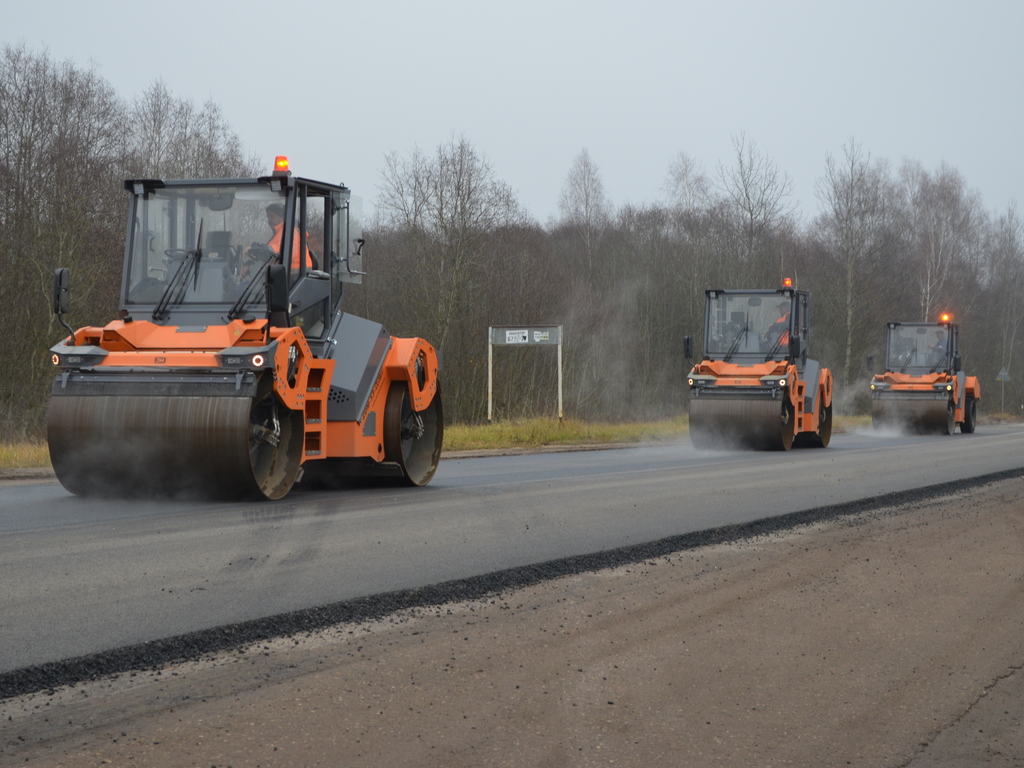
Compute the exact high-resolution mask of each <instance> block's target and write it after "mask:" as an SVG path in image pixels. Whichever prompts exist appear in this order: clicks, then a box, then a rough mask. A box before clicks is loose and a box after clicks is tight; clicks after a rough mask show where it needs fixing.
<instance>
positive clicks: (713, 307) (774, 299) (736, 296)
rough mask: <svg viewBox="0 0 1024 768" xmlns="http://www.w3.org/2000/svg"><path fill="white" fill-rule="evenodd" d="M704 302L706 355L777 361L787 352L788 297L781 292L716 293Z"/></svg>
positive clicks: (789, 300)
mask: <svg viewBox="0 0 1024 768" xmlns="http://www.w3.org/2000/svg"><path fill="white" fill-rule="evenodd" d="M708 304H709V306H708V310H709V314H708V321H707V322H708V328H707V339H706V341H705V351H706V353H707V354H708V355H709V356H712V357H729V358H731V357H732V356H734V355H739V356H743V355H748V356H755V355H756V356H757V357H758V358H760V359H762V360H763V359H765V358H770V359H776V360H781V359H783V358H785V357H786V356H787V355H788V354H789V334H790V327H791V324H790V312H791V309H792V299H790V298H787V297H786V296H783V295H781V294H763V293H762V294H750V293H718V294H717V295H715V296H713V297H711V298H709V300H708Z"/></svg>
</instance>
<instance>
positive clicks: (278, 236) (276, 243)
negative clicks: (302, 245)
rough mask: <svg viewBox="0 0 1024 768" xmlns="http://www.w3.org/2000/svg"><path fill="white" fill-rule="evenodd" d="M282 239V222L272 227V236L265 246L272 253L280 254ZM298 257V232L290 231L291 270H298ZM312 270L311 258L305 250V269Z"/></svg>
mask: <svg viewBox="0 0 1024 768" xmlns="http://www.w3.org/2000/svg"><path fill="white" fill-rule="evenodd" d="M283 239H284V222H283V221H282V222H281V223H280V224H278V225H277V226H276V227H274V236H273V237H272V238H270V242H269V243H267V246H268V247H269V248H270V250H272V251H273V252H274V253H277V254H280V253H281V241H282V240H283ZM300 258H301V257H300V255H299V230H297V229H295V230H292V269H298V268H299V263H300ZM312 268H313V258H312V257H311V256H310V255H309V249H308V248H307V249H306V269H312Z"/></svg>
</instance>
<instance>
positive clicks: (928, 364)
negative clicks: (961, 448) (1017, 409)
mask: <svg viewBox="0 0 1024 768" xmlns="http://www.w3.org/2000/svg"><path fill="white" fill-rule="evenodd" d="M960 368H961V360H960V328H959V326H958V325H956V324H955V323H952V322H950V317H949V315H943V316H942V318H941V322H938V323H887V325H886V344H885V372H884V373H880V374H877V375H875V376H873V377H872V378H871V384H870V387H871V423H872V425H873V426H874V427H875V428H876V429H882V428H887V427H889V428H897V429H901V430H905V431H909V432H919V433H936V434H946V435H952V434H953V432H954V431H955V430H956V427H957V425H959V426H960V431H961V432H963V433H971V432H973V431H974V430H975V428H976V426H977V423H978V402H979V401H980V400H981V384H980V383H979V382H978V378H977V377H976V376H968V375H966V374H965V373H964V372H963V371H962V370H960Z"/></svg>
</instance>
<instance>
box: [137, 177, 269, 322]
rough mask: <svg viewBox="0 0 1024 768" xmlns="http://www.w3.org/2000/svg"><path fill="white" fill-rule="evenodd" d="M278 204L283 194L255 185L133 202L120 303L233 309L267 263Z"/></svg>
mask: <svg viewBox="0 0 1024 768" xmlns="http://www.w3.org/2000/svg"><path fill="white" fill-rule="evenodd" d="M284 202H285V197H284V193H283V192H273V191H271V189H270V188H269V187H266V186H262V185H260V186H257V185H250V186H231V185H226V186H194V187H186V186H181V187H170V186H168V187H166V188H162V189H151V190H147V191H146V193H145V194H144V195H138V196H137V197H136V206H135V209H134V216H133V220H132V228H131V229H132V231H131V244H130V250H129V264H128V280H127V295H126V297H125V298H126V300H127V302H128V303H129V304H158V303H160V302H170V303H173V304H175V305H177V304H211V303H217V304H223V303H229V304H233V303H234V302H235V301H236V300H238V298H239V297H240V296H241V294H242V293H243V292H244V291H245V289H246V288H247V286H248V284H249V283H250V282H251V279H252V277H253V276H254V275H255V274H256V272H255V270H258V269H259V268H260V267H261V266H263V265H264V264H265V263H267V262H268V261H270V260H271V259H272V253H271V250H270V248H269V247H268V243H272V242H273V241H274V238H275V236H276V237H277V238H278V239H277V243H280V235H279V234H278V233H277V232H276V230H275V229H274V227H273V225H272V222H277V221H279V219H275V218H273V214H274V213H275V212H277V211H280V213H281V215H282V216H283V211H284ZM278 229H280V226H279V227H278ZM197 246H198V250H199V251H200V252H201V255H200V257H199V258H196V250H197ZM176 274H177V275H178V279H177V281H176V282H175V275H176ZM186 277H187V279H184V278H186ZM172 282H175V284H174V286H173V287H171V283H172ZM169 288H170V294H171V295H168V290H169ZM255 293H256V295H255V296H254V297H253V298H259V297H261V296H262V293H261V292H255Z"/></svg>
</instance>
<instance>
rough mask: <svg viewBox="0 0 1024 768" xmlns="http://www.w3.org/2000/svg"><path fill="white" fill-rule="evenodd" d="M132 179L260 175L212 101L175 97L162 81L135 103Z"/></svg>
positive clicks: (130, 165)
mask: <svg viewBox="0 0 1024 768" xmlns="http://www.w3.org/2000/svg"><path fill="white" fill-rule="evenodd" d="M130 114H131V119H130V120H131V121H130V125H131V126H132V127H133V131H132V133H131V134H130V138H131V146H130V148H129V160H128V163H129V169H128V170H129V175H132V176H135V177H152V178H181V179H201V178H238V177H246V176H255V175H256V174H257V173H259V172H260V170H261V166H260V164H259V161H258V159H256V158H254V157H246V156H245V154H244V152H243V150H242V142H241V140H240V139H239V137H238V135H237V134H236V133H235V132H234V131H233V130H231V127H230V126H229V125H228V124H227V121H226V120H225V119H224V115H223V112H222V111H221V108H220V107H219V106H218V105H217V104H215V103H213V102H212V101H208V102H206V103H205V104H204V105H203V106H202V107H196V105H195V104H194V103H193V102H192V101H190V100H188V99H179V98H176V97H175V96H174V95H173V94H172V93H171V91H170V89H169V88H168V87H167V85H166V84H165V83H164V82H163V81H162V80H157V81H156V82H154V83H153V84H152V85H151V86H150V87H149V88H147V89H146V90H145V91H144V92H143V93H142V94H141V95H140V96H139V97H137V98H136V99H135V100H134V102H133V103H132V106H131V109H130Z"/></svg>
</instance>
